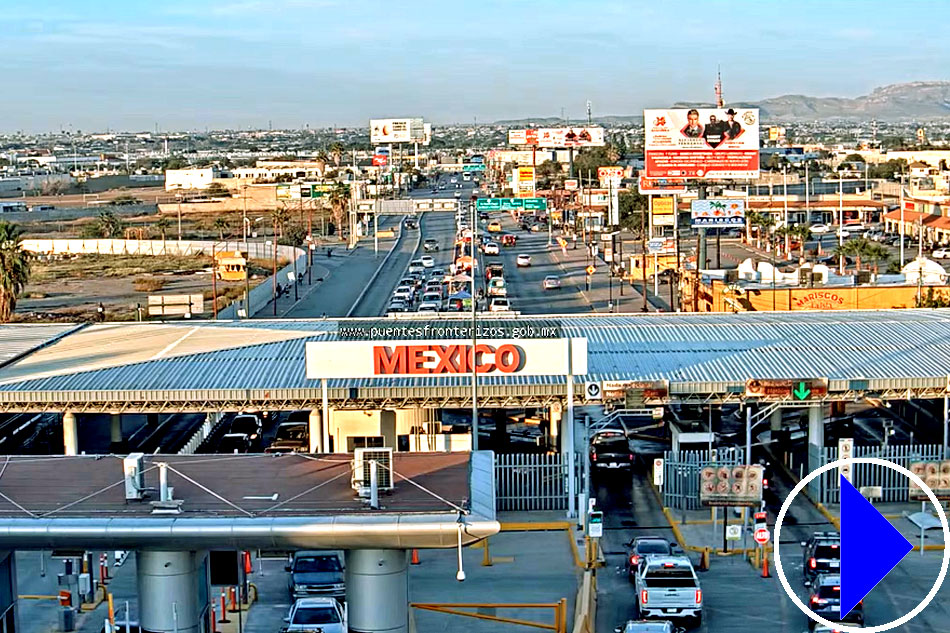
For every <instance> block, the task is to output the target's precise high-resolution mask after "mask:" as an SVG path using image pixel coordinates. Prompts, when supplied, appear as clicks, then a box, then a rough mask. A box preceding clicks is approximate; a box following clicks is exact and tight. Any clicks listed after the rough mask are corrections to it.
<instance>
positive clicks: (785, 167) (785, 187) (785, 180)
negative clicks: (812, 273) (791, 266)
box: [782, 163, 791, 260]
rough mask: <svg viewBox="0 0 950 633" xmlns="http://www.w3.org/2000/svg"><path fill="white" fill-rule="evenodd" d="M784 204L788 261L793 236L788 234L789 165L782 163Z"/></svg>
mask: <svg viewBox="0 0 950 633" xmlns="http://www.w3.org/2000/svg"><path fill="white" fill-rule="evenodd" d="M782 203H783V205H784V207H785V209H784V214H785V217H784V222H785V224H784V229H785V258H786V260H787V259H788V252H789V247H790V246H791V243H790V239H791V235H789V232H788V164H787V163H782Z"/></svg>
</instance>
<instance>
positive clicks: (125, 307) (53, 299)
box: [16, 255, 284, 322]
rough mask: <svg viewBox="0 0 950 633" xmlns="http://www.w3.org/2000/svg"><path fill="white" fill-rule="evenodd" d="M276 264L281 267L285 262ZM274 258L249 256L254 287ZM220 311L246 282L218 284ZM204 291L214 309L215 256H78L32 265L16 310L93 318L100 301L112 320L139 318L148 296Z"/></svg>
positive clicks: (27, 316)
mask: <svg viewBox="0 0 950 633" xmlns="http://www.w3.org/2000/svg"><path fill="white" fill-rule="evenodd" d="M283 265H284V263H283V262H278V266H283ZM271 266H272V262H264V261H257V260H251V280H250V285H251V287H253V286H255V285H257V284H258V283H260V282H261V281H263V280H264V279H265V278H266V277H267V275H269V274H270V270H271ZM216 285H217V293H218V309H219V310H220V309H222V308H224V307H226V306H227V305H228V304H229V303H230V302H231V300H233V299H236V298H240V297H241V296H243V294H244V282H241V281H230V282H224V281H221V280H220V279H219V280H217V282H216ZM198 293H201V294H203V295H204V298H205V301H206V304H205V308H206V310H208V312H209V313H210V311H211V304H210V300H211V294H212V284H211V258H210V257H206V256H195V257H178V256H158V257H151V256H138V255H75V256H69V257H64V258H62V259H56V260H52V261H36V262H34V263H33V269H32V275H31V281H30V283H29V284H28V285H27V287H26V289H25V291H24V292H23V294H22V295H21V297H20V301H19V302H18V303H17V308H16V320H18V321H70V322H78V321H91V320H95V319H96V318H97V314H96V307H97V305H98V303H99V302H102V304H103V306H104V307H105V310H106V317H107V318H108V319H109V320H110V321H115V320H135V319H136V318H137V307H138V306H141V307H142V308H143V318H147V315H146V314H145V307H146V306H147V304H148V295H150V294H198Z"/></svg>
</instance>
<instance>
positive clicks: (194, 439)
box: [178, 411, 224, 455]
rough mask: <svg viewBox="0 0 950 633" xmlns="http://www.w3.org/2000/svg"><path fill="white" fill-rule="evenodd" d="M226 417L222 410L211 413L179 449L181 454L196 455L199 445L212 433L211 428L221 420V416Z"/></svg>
mask: <svg viewBox="0 0 950 633" xmlns="http://www.w3.org/2000/svg"><path fill="white" fill-rule="evenodd" d="M223 417H224V414H223V413H221V412H220V411H218V412H215V413H209V414H208V415H207V416H206V417H205V421H204V422H202V423H201V426H199V427H198V428H197V429H195V432H194V433H193V434H192V435H191V437H190V438H189V439H188V441H187V442H185V445H184V446H182V447H181V449H179V451H178V454H179V455H194V454H195V453H196V452H197V450H198V447H199V446H201V443H202V442H204V441H205V440H206V439H208V436H209V435H211V430H212V429H214V428H215V427H216V426H217V425H218V424H219V423H220V422H221V418H223Z"/></svg>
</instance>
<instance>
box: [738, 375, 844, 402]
mask: <svg viewBox="0 0 950 633" xmlns="http://www.w3.org/2000/svg"><path fill="white" fill-rule="evenodd" d="M827 395H828V379H827V378H777V379H776V378H750V379H749V380H746V383H745V397H746V398H756V399H759V400H766V401H773V402H775V401H779V402H781V401H786V400H793V401H796V402H806V401H813V400H821V399H822V398H824V397H825V396H827Z"/></svg>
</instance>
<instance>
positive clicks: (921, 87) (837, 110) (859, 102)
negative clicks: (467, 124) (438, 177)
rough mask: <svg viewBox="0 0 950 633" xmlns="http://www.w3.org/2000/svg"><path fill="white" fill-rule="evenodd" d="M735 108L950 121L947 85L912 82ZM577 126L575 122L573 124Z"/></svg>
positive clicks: (776, 114)
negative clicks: (865, 91)
mask: <svg viewBox="0 0 950 633" xmlns="http://www.w3.org/2000/svg"><path fill="white" fill-rule="evenodd" d="M727 105H729V106H733V107H736V108H740V107H741V108H759V110H760V111H761V116H762V119H763V120H766V121H814V120H822V119H861V120H870V119H877V120H879V121H900V120H908V119H910V120H924V119H939V118H947V117H950V81H914V82H910V83H903V84H892V85H890V86H882V87H880V88H875V89H874V91H873V92H871V94H869V95H864V96H861V97H855V98H853V99H849V98H845V97H809V96H806V95H783V96H780V97H772V98H769V99H763V100H762V101H737V102H733V101H730V102H728V103H727ZM672 107H674V108H711V107H715V104H713V103H702V102H685V101H684V102H678V103H674V104H673V106H672ZM594 121H595V122H597V123H601V124H605V125H610V124H623V123H635V122H642V121H643V116H642V115H641V114H636V115H623V116H603V117H595V118H594ZM529 122H530V123H537V124H541V125H557V124H563V120H562V119H560V118H558V117H547V118H537V119H520V120H517V121H496V124H498V125H526V124H527V123H529ZM573 124H574V125H577V122H576V121H574V122H573Z"/></svg>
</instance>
